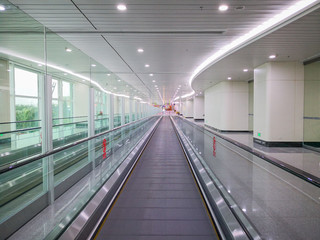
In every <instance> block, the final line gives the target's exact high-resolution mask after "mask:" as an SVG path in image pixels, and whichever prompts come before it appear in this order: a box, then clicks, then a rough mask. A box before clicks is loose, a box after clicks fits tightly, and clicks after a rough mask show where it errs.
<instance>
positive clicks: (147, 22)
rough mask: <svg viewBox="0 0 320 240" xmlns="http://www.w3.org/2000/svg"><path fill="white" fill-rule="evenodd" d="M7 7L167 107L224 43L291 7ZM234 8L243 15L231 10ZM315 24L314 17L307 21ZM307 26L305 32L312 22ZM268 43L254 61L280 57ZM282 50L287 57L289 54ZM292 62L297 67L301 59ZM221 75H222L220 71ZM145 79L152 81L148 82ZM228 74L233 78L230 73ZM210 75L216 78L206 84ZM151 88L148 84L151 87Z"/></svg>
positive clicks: (242, 0) (238, 1)
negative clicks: (273, 54)
mask: <svg viewBox="0 0 320 240" xmlns="http://www.w3.org/2000/svg"><path fill="white" fill-rule="evenodd" d="M11 2H12V3H13V4H15V5H17V6H18V7H19V8H20V9H22V10H23V11H25V12H26V13H28V14H29V15H30V16H32V17H33V18H34V19H36V20H37V21H39V22H40V23H42V24H44V25H45V26H47V27H48V28H49V29H51V30H52V31H54V32H57V33H58V34H59V35H60V36H62V37H63V38H64V39H66V40H67V41H68V42H70V43H71V44H73V45H74V46H76V47H77V48H79V49H80V50H81V51H83V52H84V53H86V54H87V55H88V56H90V57H91V58H93V59H94V60H95V61H97V62H98V63H100V64H101V65H103V66H104V67H106V68H107V69H109V70H110V71H112V72H113V73H115V74H116V75H117V76H119V77H120V78H122V79H123V80H124V81H126V82H128V83H129V84H130V85H132V86H134V87H135V88H137V89H138V91H140V92H141V93H143V95H144V96H146V97H147V98H149V99H145V100H147V101H157V102H158V103H159V102H161V101H160V97H159V96H158V94H157V92H156V90H155V87H154V85H155V84H157V85H158V86H159V88H160V92H161V95H162V97H163V98H164V100H165V101H166V102H167V101H170V100H171V99H172V97H173V95H174V94H175V91H176V89H177V88H178V86H179V85H181V86H182V87H181V91H180V92H179V94H178V95H177V96H179V95H183V94H185V93H189V92H190V91H192V89H191V87H190V86H189V78H190V76H191V74H192V72H193V71H194V70H195V69H196V67H197V66H198V65H199V64H201V63H202V62H203V61H204V60H205V59H207V58H208V57H209V56H210V55H212V54H213V53H214V52H216V51H217V50H219V49H220V48H221V47H222V46H224V45H226V43H229V42H231V41H232V40H234V39H236V38H237V37H239V36H241V35H242V34H244V33H246V32H248V31H249V30H250V29H252V28H253V27H255V26H257V25H259V24H260V23H262V22H264V21H266V20H267V19H269V18H271V17H272V16H274V15H276V14H278V13H279V12H281V11H282V10H284V9H285V8H287V7H288V6H290V5H292V4H294V3H295V2H297V0H268V1H267V0H265V1H263V0H259V1H258V0H229V1H226V2H227V3H228V4H229V6H230V9H229V10H228V11H227V12H219V11H218V6H219V4H220V3H221V2H222V1H220V0H197V1H195V0H152V1H151V0H135V1H133V0H127V1H124V2H125V3H126V4H127V8H128V9H127V11H125V12H119V11H118V10H117V9H116V5H117V4H118V3H120V2H119V1H115V0H111V1H110V0H109V1H107V0H105V1H104V0H73V1H70V0H55V1H52V0H28V1H25V0H11ZM121 2H123V1H121ZM239 6H244V7H245V8H244V9H243V10H236V9H235V8H236V7H239ZM317 16H319V12H318V13H316V16H314V18H317ZM308 21H309V20H308ZM311 21H312V24H313V23H314V22H315V21H317V19H315V20H311ZM318 23H319V21H318ZM316 24H317V23H316ZM301 26H302V25H301ZM301 26H300V28H301ZM302 28H303V29H304V30H305V31H304V32H303V31H300V32H301V34H304V33H306V34H307V35H308V36H306V37H305V38H304V39H306V40H307V39H308V38H309V37H310V36H311V35H312V34H310V33H309V31H311V30H312V31H313V30H314V29H313V27H310V29H309V28H304V27H302ZM318 29H319V28H318ZM290 31H296V29H293V30H292V29H288V30H287V32H284V33H280V35H279V36H276V37H278V38H279V37H280V38H282V40H283V38H284V37H285V36H286V34H289V35H290V34H291V35H292V34H293V33H292V32H290ZM220 32H222V33H220ZM273 34H275V33H273ZM273 34H272V35H273ZM272 35H270V36H271V37H269V38H268V37H267V38H266V41H265V42H260V43H257V44H256V48H255V50H254V51H257V53H258V55H259V56H264V55H265V54H269V50H270V49H272V48H273V46H278V48H281V49H282V46H283V44H278V40H276V42H274V44H272V45H270V42H272V41H275V40H273V38H272ZM291 35H290V36H291ZM315 36H316V37H317V36H318V35H316V34H315ZM304 39H303V38H301V39H300V40H301V41H300V42H299V43H297V44H294V43H292V44H291V45H290V46H292V47H296V46H297V45H299V46H300V44H301V43H302V42H303V41H304ZM318 39H319V38H318ZM259 41H262V40H259ZM295 41H296V40H295ZM259 44H260V45H259ZM277 44H278V45H277ZM315 44H317V42H316V43H315ZM261 46H263V47H265V46H268V47H269V49H265V50H263V49H261ZM286 46H287V47H288V50H289V48H291V47H289V46H288V45H286ZM139 47H141V48H143V49H144V50H145V51H144V53H142V54H139V53H137V48H139ZM258 50H259V51H258ZM276 50H277V49H276ZM285 50H286V49H285V48H283V53H282V52H281V54H279V56H282V54H284V55H286V54H285ZM315 50H316V47H315V48H314V47H313V48H312V51H306V52H304V51H299V53H297V54H296V55H299V54H300V52H301V53H305V54H304V55H303V57H305V55H307V54H309V53H310V52H314V51H315ZM241 51H242V50H241ZM249 53H250V54H249ZM252 53H253V52H252V50H250V49H249V50H245V51H243V53H242V54H244V55H245V56H248V60H246V61H248V62H247V63H246V64H245V65H248V66H251V68H252V67H254V66H255V64H257V63H259V62H261V61H258V60H256V59H253V56H254V54H252ZM254 53H255V52H254ZM290 55H292V54H291V53H290ZM293 55H294V54H293ZM293 55H292V56H293ZM232 56H233V55H231V56H229V57H228V59H230V60H228V61H224V60H223V61H220V62H219V65H217V66H218V67H217V68H214V69H213V70H211V68H210V69H208V70H207V71H205V72H204V73H203V74H202V75H200V76H199V77H198V78H199V81H198V79H197V81H195V83H194V84H196V85H195V86H194V88H195V89H196V90H197V89H204V88H206V87H208V86H209V85H210V84H214V82H216V81H222V80H224V76H225V74H226V73H228V71H229V70H230V68H233V67H234V66H236V65H234V64H235V62H236V63H237V62H239V61H238V60H239V59H242V57H241V56H240V57H239V56H237V57H236V58H235V60H234V61H233V60H232ZM295 57H296V56H295ZM297 57H298V56H297ZM307 57H309V56H307ZM292 58H293V57H292ZM298 58H299V59H301V56H299V57H298ZM250 61H251V62H252V63H251V65H249V63H250ZM240 62H241V61H240ZM145 64H150V67H149V68H145V67H144V65H145ZM240 65H241V64H240ZM240 65H239V66H238V65H237V68H238V67H240V69H241V67H242V66H240ZM215 66H216V65H214V66H213V67H215ZM223 69H225V70H224V71H222V70H223ZM217 70H219V71H218V72H217ZM220 70H221V71H220ZM149 73H153V74H154V76H153V77H150V76H149ZM231 73H232V74H235V76H237V75H236V74H237V72H236V71H235V72H231ZM231 73H230V74H231ZM211 74H213V76H215V75H217V76H218V77H214V79H212V78H213V77H212V76H211ZM228 74H229V73H228ZM250 74H251V73H250V72H249V73H248V74H247V75H246V76H245V77H244V78H243V79H245V80H247V79H249V78H251V75H252V74H251V75H250ZM235 78H236V77H235ZM152 80H156V83H153V82H152ZM211 80H213V82H212V81H211ZM210 81H211V82H212V83H210ZM208 84H209V85H208Z"/></svg>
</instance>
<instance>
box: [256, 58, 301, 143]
mask: <svg viewBox="0 0 320 240" xmlns="http://www.w3.org/2000/svg"><path fill="white" fill-rule="evenodd" d="M303 72H304V70H303V65H302V64H301V63H299V62H270V63H265V64H263V65H261V66H259V67H257V68H256V69H255V70H254V124H253V128H254V137H255V138H257V139H261V140H264V141H270V142H272V141H275V142H301V141H302V136H303V89H304V86H303V84H304V83H303V79H304V76H303V75H304V73H303ZM259 134H260V136H259Z"/></svg>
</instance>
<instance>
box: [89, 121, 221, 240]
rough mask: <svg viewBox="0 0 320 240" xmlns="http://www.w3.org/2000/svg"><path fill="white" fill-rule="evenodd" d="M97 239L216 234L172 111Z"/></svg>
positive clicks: (209, 236)
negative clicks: (180, 141) (173, 122)
mask: <svg viewBox="0 0 320 240" xmlns="http://www.w3.org/2000/svg"><path fill="white" fill-rule="evenodd" d="M95 239H104V240H106V239H113V240H122V239H131V240H135V239H150V240H153V239H157V240H158V239H166V240H167V239H168V240H178V239H179V240H180V239H184V240H188V239H198V240H207V239H218V237H217V234H216V232H215V228H214V226H213V224H212V222H211V219H210V217H209V215H208V213H207V210H206V207H205V205H204V203H203V201H202V199H201V195H200V193H199V191H198V189H197V186H196V183H195V181H194V179H193V176H192V173H191V171H190V169H189V166H188V163H187V160H186V158H185V155H184V153H183V150H182V148H181V146H180V144H179V140H178V138H177V136H176V134H175V132H174V129H173V126H172V123H171V121H170V119H169V117H163V119H162V121H161V122H160V124H159V127H158V129H157V130H156V132H155V133H154V135H153V137H152V138H151V140H150V142H149V143H148V145H147V147H146V149H145V150H144V152H143V154H142V156H141V158H140V160H139V161H138V163H137V165H136V167H135V168H134V170H133V172H132V174H131V175H130V177H129V179H128V181H127V182H126V184H125V185H124V187H123V189H122V191H121V192H120V194H119V196H118V198H117V200H116V201H115V203H114V205H113V206H112V209H111V211H110V212H109V213H108V215H107V216H106V218H105V219H104V222H103V224H102V225H101V226H100V229H99V231H98V232H97V235H96V236H95Z"/></svg>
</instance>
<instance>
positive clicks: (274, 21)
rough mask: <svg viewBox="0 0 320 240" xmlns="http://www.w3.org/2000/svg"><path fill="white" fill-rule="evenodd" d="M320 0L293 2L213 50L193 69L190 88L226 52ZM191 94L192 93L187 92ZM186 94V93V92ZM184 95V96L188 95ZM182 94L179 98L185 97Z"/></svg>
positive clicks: (230, 51)
mask: <svg viewBox="0 0 320 240" xmlns="http://www.w3.org/2000/svg"><path fill="white" fill-rule="evenodd" d="M319 3H320V0H300V1H298V2H296V3H295V4H293V5H291V6H290V7H288V8H287V9H285V10H283V11H282V12H281V13H279V14H277V15H275V16H274V17H272V18H270V19H269V20H268V21H265V22H264V23H262V24H260V25H258V26H257V27H255V28H253V29H252V30H251V31H249V32H248V33H246V34H244V35H243V36H241V37H239V38H237V39H236V40H234V41H233V42H231V43H229V44H227V45H225V46H224V47H223V48H221V49H220V50H219V51H217V52H215V53H214V54H213V55H211V56H210V57H209V58H207V59H206V60H205V61H204V62H202V63H201V64H200V65H199V66H198V67H197V68H196V69H195V70H194V71H193V74H192V75H191V77H190V79H189V84H190V86H191V88H192V82H193V80H194V79H195V78H196V77H197V76H198V75H199V74H200V73H202V72H203V71H204V70H206V69H207V68H208V67H210V66H211V65H213V64H214V63H216V62H218V61H219V60H221V59H222V58H224V57H226V56H227V55H228V54H231V53H232V52H234V51H236V50H238V49H239V48H240V47H243V46H244V45H246V44H248V43H249V41H252V40H256V39H257V38H258V37H261V36H262V35H263V34H265V33H266V32H268V31H270V30H275V28H276V27H278V26H279V25H281V24H283V23H285V22H286V21H288V20H290V19H292V18H293V17H295V16H297V15H298V14H300V13H302V12H304V11H306V10H309V9H311V8H312V7H314V6H315V5H316V4H319ZM189 94H190V95H189V96H191V95H192V94H191V93H189ZM186 95H188V94H186ZM186 95H184V96H185V97H188V96H186ZM184 96H182V97H181V98H185V97H184Z"/></svg>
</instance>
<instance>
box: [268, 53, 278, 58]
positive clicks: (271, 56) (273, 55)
mask: <svg viewBox="0 0 320 240" xmlns="http://www.w3.org/2000/svg"><path fill="white" fill-rule="evenodd" d="M276 57H277V55H275V54H272V55H270V56H269V58H270V59H274V58H276Z"/></svg>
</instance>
